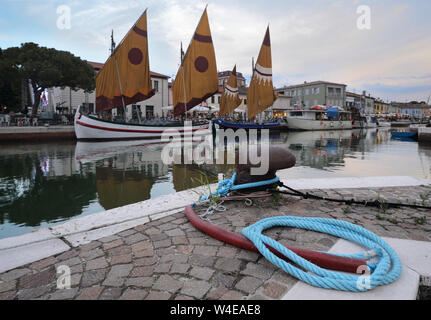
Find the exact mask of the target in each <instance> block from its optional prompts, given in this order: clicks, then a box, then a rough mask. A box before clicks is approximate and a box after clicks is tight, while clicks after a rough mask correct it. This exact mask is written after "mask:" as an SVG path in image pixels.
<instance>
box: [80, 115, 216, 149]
mask: <svg viewBox="0 0 431 320" xmlns="http://www.w3.org/2000/svg"><path fill="white" fill-rule="evenodd" d="M74 124H75V134H76V137H77V139H78V140H81V141H107V140H108V141H109V140H138V139H157V138H161V137H162V135H163V133H164V132H166V130H173V131H177V132H179V133H180V134H181V135H184V134H185V133H195V132H198V131H199V132H198V133H199V134H211V131H210V130H208V129H209V127H210V124H209V123H206V124H202V125H198V126H193V127H192V128H191V129H186V128H185V127H184V126H181V125H163V124H161V125H138V124H126V123H115V122H112V121H106V120H102V119H98V118H95V117H91V116H88V115H85V114H83V113H81V112H80V111H79V110H78V111H77V112H76V115H75V121H74Z"/></svg>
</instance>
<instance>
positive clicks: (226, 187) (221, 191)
mask: <svg viewBox="0 0 431 320" xmlns="http://www.w3.org/2000/svg"><path fill="white" fill-rule="evenodd" d="M235 180H236V173H234V175H233V176H232V178H230V179H226V180H223V181H222V182H220V183H219V185H218V188H217V191H215V192H213V193H212V194H210V195H208V196H206V197H203V198H202V199H201V200H200V201H201V202H203V201H206V200H208V199H209V198H210V197H211V196H220V197H226V196H227V195H228V194H229V192H231V191H237V190H244V189H251V188H257V187H263V186H268V185H272V184H274V183H277V182H279V181H280V178H279V177H275V178H274V179H270V180H265V181H258V182H252V183H245V184H241V185H235Z"/></svg>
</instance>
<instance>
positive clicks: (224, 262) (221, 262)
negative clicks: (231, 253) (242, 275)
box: [215, 258, 241, 271]
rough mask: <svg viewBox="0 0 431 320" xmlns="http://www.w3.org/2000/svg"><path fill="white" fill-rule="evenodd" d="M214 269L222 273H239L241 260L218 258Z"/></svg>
mask: <svg viewBox="0 0 431 320" xmlns="http://www.w3.org/2000/svg"><path fill="white" fill-rule="evenodd" d="M215 267H216V268H217V269H219V270H224V271H239V270H240V267H241V260H238V259H231V258H219V259H217V262H216V264H215Z"/></svg>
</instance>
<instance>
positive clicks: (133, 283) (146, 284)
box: [125, 277, 155, 288]
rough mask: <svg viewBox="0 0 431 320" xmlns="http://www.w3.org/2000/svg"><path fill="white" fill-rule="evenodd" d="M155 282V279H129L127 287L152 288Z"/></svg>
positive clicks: (126, 283)
mask: <svg viewBox="0 0 431 320" xmlns="http://www.w3.org/2000/svg"><path fill="white" fill-rule="evenodd" d="M154 281H155V280H154V278H153V277H138V278H127V280H126V282H125V285H126V286H128V287H139V288H151V286H152V285H153V284H154Z"/></svg>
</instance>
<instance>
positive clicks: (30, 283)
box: [19, 268, 56, 289]
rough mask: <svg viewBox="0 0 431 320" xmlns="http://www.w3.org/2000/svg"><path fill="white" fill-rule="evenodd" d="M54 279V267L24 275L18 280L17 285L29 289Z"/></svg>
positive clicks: (45, 284)
mask: <svg viewBox="0 0 431 320" xmlns="http://www.w3.org/2000/svg"><path fill="white" fill-rule="evenodd" d="M55 280H56V272H55V269H54V268H50V269H48V270H45V271H41V272H37V273H35V274H30V275H25V276H23V277H22V278H20V280H19V287H20V288H25V289H30V288H35V287H41V286H47V285H48V284H50V283H52V282H53V281H55Z"/></svg>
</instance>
